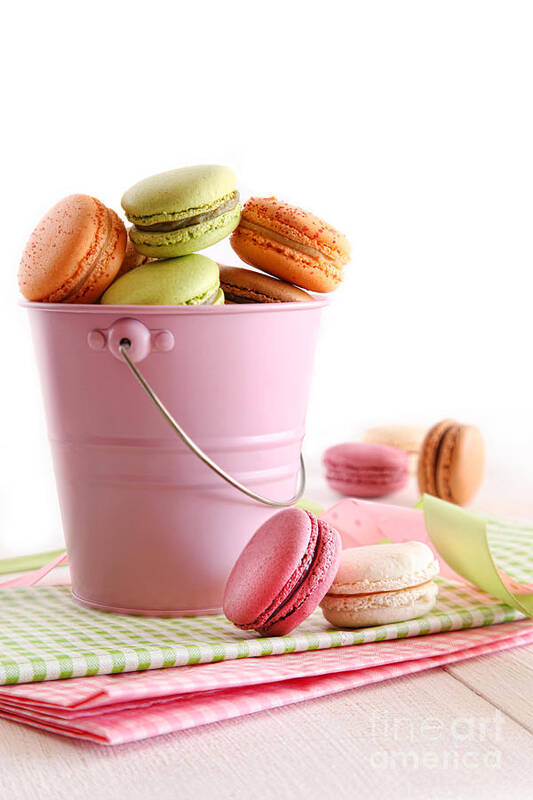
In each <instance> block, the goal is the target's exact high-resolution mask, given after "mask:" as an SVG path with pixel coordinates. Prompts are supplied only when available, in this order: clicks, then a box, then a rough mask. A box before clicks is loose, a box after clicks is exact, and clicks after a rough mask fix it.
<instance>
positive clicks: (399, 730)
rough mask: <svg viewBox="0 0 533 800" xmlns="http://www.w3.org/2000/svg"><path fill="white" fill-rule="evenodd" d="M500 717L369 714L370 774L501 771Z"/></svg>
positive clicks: (386, 712)
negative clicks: (381, 771)
mask: <svg viewBox="0 0 533 800" xmlns="http://www.w3.org/2000/svg"><path fill="white" fill-rule="evenodd" d="M503 720H504V715H503V714H502V713H501V712H500V711H495V712H494V713H493V714H491V715H490V716H488V717H466V716H465V717H462V716H457V717H450V719H449V720H448V721H447V722H443V721H441V720H439V719H437V718H436V717H431V716H427V717H419V718H418V719H413V718H412V717H410V716H409V717H402V716H398V715H394V714H390V713H389V712H388V711H384V712H383V713H374V714H372V715H371V720H370V738H371V740H372V741H373V742H374V744H375V749H374V750H373V751H372V753H371V755H370V756H369V761H370V766H371V767H372V768H373V769H383V768H385V769H392V770H395V769H398V770H405V769H407V770H421V769H427V770H441V769H449V770H453V769H458V770H459V769H461V770H465V769H466V770H472V771H474V770H477V769H500V768H501V749H500V747H499V746H498V743H499V742H501V740H502V736H503V733H502V730H503Z"/></svg>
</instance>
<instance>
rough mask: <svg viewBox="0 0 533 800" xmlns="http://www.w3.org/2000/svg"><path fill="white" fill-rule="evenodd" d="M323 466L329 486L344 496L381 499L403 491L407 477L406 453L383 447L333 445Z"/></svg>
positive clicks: (325, 455) (373, 445) (353, 443)
mask: <svg viewBox="0 0 533 800" xmlns="http://www.w3.org/2000/svg"><path fill="white" fill-rule="evenodd" d="M323 463H324V467H325V470H326V480H327V482H328V484H329V485H330V487H331V488H332V489H334V490H335V491H337V492H340V494H343V495H345V496H347V497H384V496H385V495H387V494H392V492H397V491H399V490H400V489H403V487H404V486H405V484H406V483H407V480H408V477H409V473H408V455H407V453H406V452H405V451H404V450H398V449H397V448H396V447H388V445H385V444H366V443H364V442H346V443H345V444H337V445H335V446H334V447H330V448H328V450H326V452H325V453H324V457H323Z"/></svg>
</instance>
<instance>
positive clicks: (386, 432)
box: [363, 425, 427, 474]
mask: <svg viewBox="0 0 533 800" xmlns="http://www.w3.org/2000/svg"><path fill="white" fill-rule="evenodd" d="M426 433H427V428H421V427H419V426H415V425H380V426H377V427H375V428H368V430H366V431H365V434H364V436H363V440H364V441H365V442H368V443H370V444H387V445H389V447H397V448H398V450H405V452H406V453H408V456H409V472H410V473H412V474H416V469H417V463H418V454H419V453H420V448H421V447H422V442H423V441H424V437H425V435H426Z"/></svg>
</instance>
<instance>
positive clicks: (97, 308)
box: [19, 297, 331, 316]
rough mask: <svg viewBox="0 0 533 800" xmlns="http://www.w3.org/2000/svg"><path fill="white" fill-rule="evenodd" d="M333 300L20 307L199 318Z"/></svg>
mask: <svg viewBox="0 0 533 800" xmlns="http://www.w3.org/2000/svg"><path fill="white" fill-rule="evenodd" d="M330 302H331V301H330V298H329V297H324V298H320V299H313V300H310V301H309V302H306V303H240V304H228V305H220V306H215V305H209V306H208V305H198V306H163V305H161V306H160V305H100V304H99V303H40V302H35V301H33V300H22V299H20V300H19V305H20V306H22V307H23V308H27V309H31V310H33V311H45V312H54V313H59V314H61V313H63V314H108V315H112V316H116V315H117V314H122V315H124V314H128V315H130V316H134V315H135V314H143V315H144V314H152V315H154V316H157V315H166V316H168V315H169V314H172V315H174V316H182V315H184V316H185V315H188V316H196V315H198V314H214V315H217V316H218V315H228V314H266V313H268V312H275V313H283V312H287V311H314V310H316V309H318V308H325V307H326V306H328V305H329V304H330Z"/></svg>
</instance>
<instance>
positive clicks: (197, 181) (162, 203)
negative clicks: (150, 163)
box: [121, 164, 237, 225]
mask: <svg viewBox="0 0 533 800" xmlns="http://www.w3.org/2000/svg"><path fill="white" fill-rule="evenodd" d="M236 183H237V179H236V177H235V174H234V173H233V171H232V170H231V169H229V167H223V166H219V165H217V164H200V165H197V166H192V167H182V168H180V169H174V170H169V171H167V172H160V173H159V174H158V175H152V176H150V177H149V178H145V179H144V180H142V181H139V182H138V183H136V184H135V185H134V186H132V187H131V188H130V189H128V190H127V191H126V192H124V195H123V196H122V201H121V202H122V207H123V209H124V211H125V212H126V216H127V217H128V219H129V220H130V222H133V223H134V224H135V223H138V224H139V225H143V224H145V225H150V224H154V223H159V222H169V221H171V220H180V219H186V218H187V217H189V216H193V215H195V214H201V213H203V212H206V211H208V210H209V209H210V208H212V207H213V206H215V205H219V204H220V203H221V202H223V200H224V199H225V198H226V197H227V196H229V195H231V194H232V193H233V192H234V191H235V187H236Z"/></svg>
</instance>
